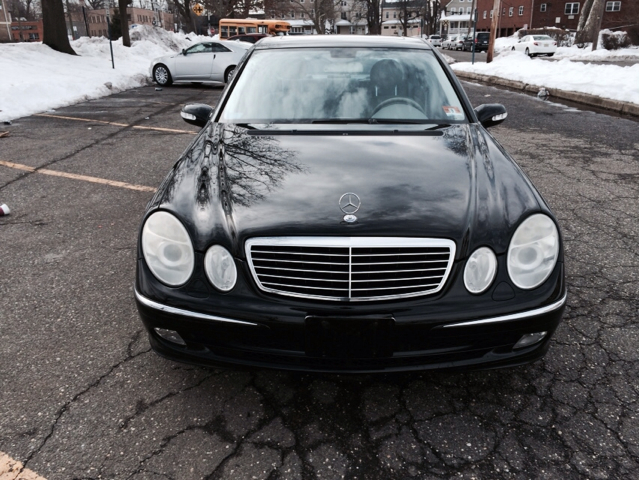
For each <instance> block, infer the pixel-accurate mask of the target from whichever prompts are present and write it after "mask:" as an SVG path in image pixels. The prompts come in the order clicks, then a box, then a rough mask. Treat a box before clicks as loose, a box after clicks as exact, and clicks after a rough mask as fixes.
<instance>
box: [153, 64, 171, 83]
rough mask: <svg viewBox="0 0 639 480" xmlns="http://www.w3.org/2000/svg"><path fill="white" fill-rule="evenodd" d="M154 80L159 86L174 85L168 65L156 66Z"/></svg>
mask: <svg viewBox="0 0 639 480" xmlns="http://www.w3.org/2000/svg"><path fill="white" fill-rule="evenodd" d="M153 80H155V82H156V83H157V84H158V85H163V86H166V87H168V86H169V85H171V84H172V83H173V79H172V78H171V72H169V69H168V68H167V66H166V65H162V64H159V65H156V66H155V67H154V68H153Z"/></svg>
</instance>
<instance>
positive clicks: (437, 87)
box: [219, 48, 466, 124]
mask: <svg viewBox="0 0 639 480" xmlns="http://www.w3.org/2000/svg"><path fill="white" fill-rule="evenodd" d="M219 121H220V122H226V123H253V124H277V123H351V122H353V123H358V122H359V123H431V124H432V123H435V124H443V123H459V122H464V121H466V116H465V114H464V110H463V108H462V104H461V101H460V100H459V98H458V97H457V94H456V93H455V91H454V89H453V87H452V85H451V83H450V81H449V80H448V78H447V77H446V75H445V73H444V70H443V69H442V67H441V66H440V65H439V63H438V61H437V59H436V58H435V55H434V54H433V53H432V52H431V51H428V50H421V49H415V50H411V49H387V48H298V49H296V48H290V49H273V50H257V51H255V52H254V53H253V55H252V56H251V57H250V58H249V59H248V61H247V64H246V66H245V68H244V69H243V71H242V73H241V76H240V77H239V78H238V79H237V84H236V85H235V87H234V89H233V91H232V92H231V94H230V96H229V99H228V101H227V103H226V106H225V107H224V110H223V112H222V115H221V117H220V120H219Z"/></svg>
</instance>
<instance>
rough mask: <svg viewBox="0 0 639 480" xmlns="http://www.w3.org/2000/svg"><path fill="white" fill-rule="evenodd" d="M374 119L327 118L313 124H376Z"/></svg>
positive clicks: (314, 121)
mask: <svg viewBox="0 0 639 480" xmlns="http://www.w3.org/2000/svg"><path fill="white" fill-rule="evenodd" d="M374 120H375V119H374V118H370V119H369V118H326V119H324V120H313V121H311V123H327V124H330V123H337V124H346V123H375V121H374Z"/></svg>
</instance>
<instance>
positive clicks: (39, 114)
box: [0, 113, 198, 480]
mask: <svg viewBox="0 0 639 480" xmlns="http://www.w3.org/2000/svg"><path fill="white" fill-rule="evenodd" d="M34 117H48V118H60V119H62V120H74V121H77V122H90V123H102V124H104V125H113V126H114V127H131V128H136V129H139V130H157V131H158V132H170V133H188V134H189V135H196V134H197V133H198V132H192V131H191V130H178V129H175V128H163V127H146V126H144V125H130V124H128V123H118V122H108V121H106V120H94V119H91V118H80V117H65V116H62V115H51V114H47V113H37V114H35V115H34ZM0 480H2V479H0Z"/></svg>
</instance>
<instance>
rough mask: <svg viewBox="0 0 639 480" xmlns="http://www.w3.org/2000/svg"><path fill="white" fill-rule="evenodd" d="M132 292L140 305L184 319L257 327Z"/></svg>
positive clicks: (136, 291) (253, 324)
mask: <svg viewBox="0 0 639 480" xmlns="http://www.w3.org/2000/svg"><path fill="white" fill-rule="evenodd" d="M133 291H134V292H135V298H137V299H138V301H139V302H140V303H142V304H143V305H146V306H147V307H149V308H154V309H156V310H160V311H162V312H165V313H171V314H174V315H182V316H184V317H193V318H199V319H202V320H212V321H214V322H225V323H237V324H240V325H251V326H254V327H257V326H258V324H257V323H252V322H245V321H243V320H233V319H232V318H225V317H218V316H215V315H208V314H206V313H198V312H191V311H189V310H182V309H181V308H175V307H169V306H168V305H162V304H161V303H157V302H154V301H153V300H149V299H148V298H146V297H144V296H142V295H141V294H140V293H139V292H138V290H137V288H134V289H133Z"/></svg>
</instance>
